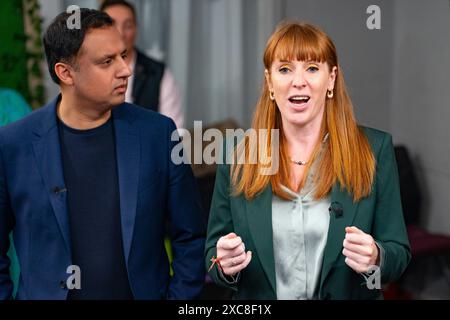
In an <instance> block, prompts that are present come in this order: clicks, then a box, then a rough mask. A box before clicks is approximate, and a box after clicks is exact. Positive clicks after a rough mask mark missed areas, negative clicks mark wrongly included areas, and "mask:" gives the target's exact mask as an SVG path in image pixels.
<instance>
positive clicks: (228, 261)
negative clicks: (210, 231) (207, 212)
mask: <svg viewBox="0 0 450 320" xmlns="http://www.w3.org/2000/svg"><path fill="white" fill-rule="evenodd" d="M216 249H217V257H218V259H219V260H220V266H221V267H222V272H223V273H224V274H226V275H228V276H234V275H235V274H237V273H238V272H240V271H241V270H242V269H244V268H246V267H247V266H248V264H249V263H250V260H251V259H252V252H251V251H247V252H245V245H244V242H242V239H241V237H238V236H237V235H236V234H235V233H233V232H232V233H229V234H227V235H226V236H223V237H221V238H220V239H219V241H217V245H216Z"/></svg>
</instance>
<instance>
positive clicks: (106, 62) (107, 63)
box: [103, 59, 112, 66]
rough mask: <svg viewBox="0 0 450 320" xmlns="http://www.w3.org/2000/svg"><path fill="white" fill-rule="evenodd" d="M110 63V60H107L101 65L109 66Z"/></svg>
mask: <svg viewBox="0 0 450 320" xmlns="http://www.w3.org/2000/svg"><path fill="white" fill-rule="evenodd" d="M111 62H112V60H111V59H108V60H106V61H105V62H103V64H104V65H107V66H108V65H110V64H111Z"/></svg>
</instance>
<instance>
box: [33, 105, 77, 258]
mask: <svg viewBox="0 0 450 320" xmlns="http://www.w3.org/2000/svg"><path fill="white" fill-rule="evenodd" d="M59 99H60V96H58V97H57V98H56V99H55V100H54V101H53V102H51V103H50V104H49V105H47V106H45V107H44V108H42V109H41V110H40V111H37V112H43V116H42V122H41V123H40V124H38V126H36V127H35V128H34V130H33V132H34V134H35V138H34V141H33V143H32V144H33V150H34V155H35V157H36V162H37V167H38V169H39V171H40V174H41V176H42V180H43V181H44V185H45V188H46V190H45V193H46V194H47V195H48V197H49V199H50V203H51V205H52V207H53V211H54V213H55V216H56V220H57V222H58V225H59V228H60V230H61V233H62V236H63V238H64V243H65V245H66V248H67V250H68V252H69V254H71V245H70V227H69V216H68V210H67V191H66V190H65V186H66V185H65V181H64V173H63V168H62V159H61V147H60V140H59V133H58V126H57V123H56V105H57V103H58V101H59Z"/></svg>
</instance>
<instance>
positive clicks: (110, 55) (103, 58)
mask: <svg viewBox="0 0 450 320" xmlns="http://www.w3.org/2000/svg"><path fill="white" fill-rule="evenodd" d="M127 52H128V50H127V49H125V50H123V51H122V52H121V53H120V55H124V54H127ZM116 56H117V54H114V53H113V54H105V55H104V56H101V57H100V58H98V60H106V59H114V57H116Z"/></svg>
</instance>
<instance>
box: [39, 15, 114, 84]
mask: <svg viewBox="0 0 450 320" xmlns="http://www.w3.org/2000/svg"><path fill="white" fill-rule="evenodd" d="M71 16H72V13H66V12H63V13H61V14H59V15H58V16H57V17H56V18H55V19H54V20H53V22H52V23H51V24H50V26H49V27H48V28H47V31H46V32H45V34H44V49H45V56H46V57H47V64H48V71H49V72H50V75H51V77H52V79H53V81H54V82H55V83H56V84H59V83H60V80H59V78H58V76H57V75H56V73H55V64H57V63H58V62H64V63H68V64H72V65H75V63H76V61H75V58H76V56H77V54H78V52H79V51H80V49H81V46H82V45H83V41H84V38H85V37H86V34H87V32H88V31H89V30H91V29H99V28H104V27H109V26H113V25H114V21H113V20H112V19H111V17H110V16H108V15H107V14H106V13H104V12H101V11H98V10H92V9H85V8H81V9H80V28H79V29H77V28H73V29H69V27H68V23H67V21H68V19H69V18H71ZM69 25H70V24H69Z"/></svg>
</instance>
